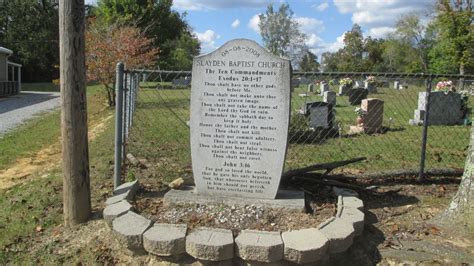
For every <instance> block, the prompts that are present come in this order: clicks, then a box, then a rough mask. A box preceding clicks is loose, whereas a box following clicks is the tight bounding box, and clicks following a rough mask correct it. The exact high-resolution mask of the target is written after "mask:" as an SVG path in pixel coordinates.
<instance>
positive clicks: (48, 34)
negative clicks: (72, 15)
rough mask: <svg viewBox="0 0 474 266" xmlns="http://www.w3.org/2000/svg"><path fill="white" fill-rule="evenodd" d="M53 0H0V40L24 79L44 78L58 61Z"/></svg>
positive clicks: (48, 78) (56, 27) (51, 74)
mask: <svg viewBox="0 0 474 266" xmlns="http://www.w3.org/2000/svg"><path fill="white" fill-rule="evenodd" d="M58 19H59V17H58V1H57V0H42V1H33V0H15V1H10V0H8V1H0V44H1V45H2V46H5V47H7V48H9V49H11V50H13V55H12V57H11V58H10V59H11V60H12V61H14V62H17V63H20V64H22V65H23V67H22V78H23V80H24V81H48V82H50V81H51V80H52V79H53V78H57V76H56V77H54V75H55V73H54V72H55V71H54V68H53V66H55V65H59V28H58V25H59V24H58Z"/></svg>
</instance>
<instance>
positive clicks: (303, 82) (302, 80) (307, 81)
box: [299, 77, 312, 85]
mask: <svg viewBox="0 0 474 266" xmlns="http://www.w3.org/2000/svg"><path fill="white" fill-rule="evenodd" d="M310 83H312V81H311V79H309V78H306V77H300V78H299V84H301V85H308V84H310Z"/></svg>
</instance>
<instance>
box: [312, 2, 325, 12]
mask: <svg viewBox="0 0 474 266" xmlns="http://www.w3.org/2000/svg"><path fill="white" fill-rule="evenodd" d="M312 7H313V8H316V9H317V10H319V11H321V12H323V11H324V10H326V9H327V8H328V7H329V3H328V2H324V3H321V4H319V5H317V4H314V5H313V6H312Z"/></svg>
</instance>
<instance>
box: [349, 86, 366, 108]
mask: <svg viewBox="0 0 474 266" xmlns="http://www.w3.org/2000/svg"><path fill="white" fill-rule="evenodd" d="M368 94H369V91H368V90H366V89H364V88H353V89H350V90H349V91H348V92H347V95H348V96H349V104H350V105H359V104H360V103H361V102H362V100H363V99H366V98H367V95H368Z"/></svg>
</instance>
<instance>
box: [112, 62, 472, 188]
mask: <svg viewBox="0 0 474 266" xmlns="http://www.w3.org/2000/svg"><path fill="white" fill-rule="evenodd" d="M118 74H119V75H122V80H119V79H117V81H118V82H121V84H119V85H121V86H118V88H119V90H118V91H119V94H122V95H121V98H122V99H121V100H119V101H118V103H117V111H118V114H119V116H118V118H119V119H117V122H118V124H117V129H118V130H120V131H119V132H121V134H119V135H120V136H119V137H118V139H117V140H116V145H117V147H116V148H117V149H118V152H117V153H116V155H119V157H120V158H116V162H117V163H118V164H119V166H121V165H122V161H121V160H122V159H123V158H125V155H126V154H132V155H133V156H134V157H136V158H138V162H139V163H138V165H137V163H135V164H134V165H131V164H130V163H127V164H126V165H128V167H121V168H116V170H117V169H120V170H121V171H116V173H117V175H116V179H117V178H120V175H122V177H123V176H127V175H128V176H130V175H133V176H138V177H151V178H157V179H160V180H165V181H170V180H173V179H175V178H177V177H183V178H185V179H190V178H192V168H191V155H190V154H191V150H190V130H189V127H188V120H189V115H190V114H189V106H190V92H191V86H190V85H191V78H192V77H191V72H187V71H159V70H133V71H124V72H121V71H118ZM448 80H450V82H448ZM441 81H444V82H441ZM473 82H474V77H473V76H459V75H446V76H441V75H429V74H393V73H316V72H315V73H306V72H294V73H293V74H292V81H291V83H292V84H291V87H292V93H291V116H290V128H289V144H288V152H287V157H286V163H285V170H290V169H295V168H301V167H305V166H309V165H312V164H316V163H326V162H333V161H341V160H348V159H352V158H356V157H366V158H367V160H365V161H363V162H360V163H357V164H352V165H348V166H346V167H344V168H341V169H340V170H339V171H341V172H342V173H344V174H349V175H355V176H364V175H370V174H375V173H390V172H399V173H419V172H425V171H435V170H436V171H438V172H441V173H443V172H449V171H453V170H460V169H462V168H463V165H464V160H465V153H466V149H467V147H468V144H469V130H470V126H469V125H470V124H471V121H470V117H471V108H472V106H473V103H472V100H471V101H470V100H469V98H470V96H471V93H472V92H473V90H474V88H473ZM443 84H444V85H443ZM437 85H438V88H437V87H436V86H437ZM121 87H122V88H123V89H121ZM441 87H442V88H441ZM450 88H451V89H454V90H455V92H447V90H448V89H450ZM439 89H440V90H441V91H438V90H439ZM120 92H122V93H120ZM118 99H120V97H119V98H118ZM425 148H426V150H425ZM117 159H118V160H117ZM124 165H125V164H124Z"/></svg>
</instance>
